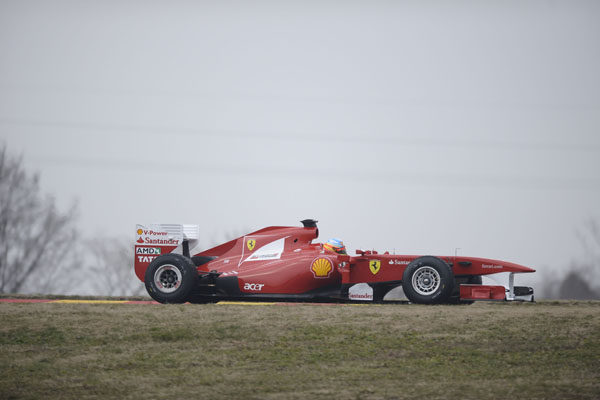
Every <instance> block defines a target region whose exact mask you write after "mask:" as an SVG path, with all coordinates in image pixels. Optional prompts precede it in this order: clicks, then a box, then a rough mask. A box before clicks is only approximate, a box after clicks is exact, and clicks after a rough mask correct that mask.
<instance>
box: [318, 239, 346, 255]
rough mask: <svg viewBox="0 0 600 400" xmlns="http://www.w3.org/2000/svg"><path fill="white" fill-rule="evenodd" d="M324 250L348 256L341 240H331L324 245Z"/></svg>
mask: <svg viewBox="0 0 600 400" xmlns="http://www.w3.org/2000/svg"><path fill="white" fill-rule="evenodd" d="M323 248H324V249H325V250H329V251H333V252H334V253H338V254H347V253H346V246H344V242H342V241H341V240H340V239H335V238H333V239H329V240H328V241H327V243H325V244H323Z"/></svg>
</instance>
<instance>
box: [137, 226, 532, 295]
mask: <svg viewBox="0 0 600 400" xmlns="http://www.w3.org/2000/svg"><path fill="white" fill-rule="evenodd" d="M302 224H303V227H284V226H271V227H267V228H263V229H260V230H258V231H256V232H252V233H249V234H247V235H244V236H241V237H239V238H237V239H234V240H231V241H229V242H227V243H223V244H221V245H219V246H216V247H213V248H211V249H208V250H204V251H202V252H200V253H197V254H194V255H192V254H190V249H193V248H194V247H195V246H196V245H197V243H198V237H199V227H198V226H197V225H169V224H159V225H150V226H143V225H138V226H137V237H136V243H135V273H136V275H137V277H138V278H139V279H140V280H141V281H142V282H144V283H145V285H146V289H147V291H148V294H150V296H151V297H152V298H153V299H155V300H156V301H158V302H160V303H184V302H188V301H189V302H191V303H206V302H215V301H219V300H223V299H229V300H231V299H236V300H240V299H243V300H246V301H247V300H257V301H260V300H263V301H264V300H277V301H311V302H351V301H372V302H381V301H383V300H384V297H385V296H386V294H387V293H388V292H390V291H391V290H393V289H395V288H397V287H399V286H401V287H402V290H403V291H404V295H405V296H406V298H407V299H408V300H409V301H410V302H412V303H421V304H440V303H450V304H458V303H472V302H473V301H474V300H501V301H514V300H520V301H533V289H532V288H530V287H525V286H514V274H516V273H527V272H535V270H534V269H531V268H528V267H524V266H521V265H518V264H513V263H510V262H506V261H498V260H490V259H484V258H475V257H462V256H442V257H440V256H417V255H396V254H390V253H389V252H384V253H378V252H376V251H363V250H356V255H355V256H350V255H348V254H338V253H336V252H332V251H328V250H327V249H326V248H325V247H324V246H323V244H321V243H313V240H314V239H316V238H317V237H318V236H319V229H318V228H317V221H315V220H312V219H307V220H304V221H302ZM500 272H507V273H508V284H507V285H506V286H496V285H494V286H491V285H482V279H481V277H482V276H484V275H489V274H497V273H500Z"/></svg>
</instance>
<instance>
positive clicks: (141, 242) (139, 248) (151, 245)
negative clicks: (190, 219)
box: [134, 224, 200, 281]
mask: <svg viewBox="0 0 600 400" xmlns="http://www.w3.org/2000/svg"><path fill="white" fill-rule="evenodd" d="M135 233H136V238H135V251H134V253H135V254H134V257H135V260H134V266H135V274H136V275H137V277H138V278H139V279H140V280H141V281H144V274H145V273H146V269H147V268H148V265H150V263H151V262H152V261H153V260H154V259H155V258H156V257H158V256H159V255H161V254H167V253H172V252H177V253H181V254H183V255H185V256H187V257H189V256H190V249H192V248H194V247H195V246H196V245H197V244H198V239H199V237H200V226H199V225H191V224H150V225H141V224H138V225H136V230H135Z"/></svg>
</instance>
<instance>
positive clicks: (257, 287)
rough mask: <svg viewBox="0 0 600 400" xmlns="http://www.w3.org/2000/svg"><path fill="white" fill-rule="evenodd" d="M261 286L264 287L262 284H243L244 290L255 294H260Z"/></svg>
mask: <svg viewBox="0 0 600 400" xmlns="http://www.w3.org/2000/svg"><path fill="white" fill-rule="evenodd" d="M263 286H265V284H264V283H245V284H244V290H253V291H255V292H260V291H261V290H262V288H263Z"/></svg>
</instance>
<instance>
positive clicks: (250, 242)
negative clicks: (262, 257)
mask: <svg viewBox="0 0 600 400" xmlns="http://www.w3.org/2000/svg"><path fill="white" fill-rule="evenodd" d="M246 246H248V250H250V251H252V250H254V246H256V240H254V239H248V241H247V242H246Z"/></svg>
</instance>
